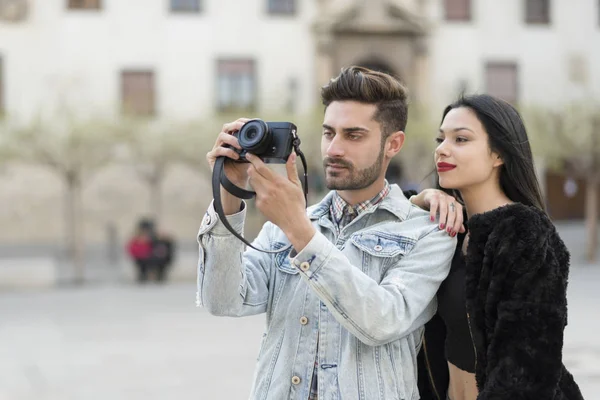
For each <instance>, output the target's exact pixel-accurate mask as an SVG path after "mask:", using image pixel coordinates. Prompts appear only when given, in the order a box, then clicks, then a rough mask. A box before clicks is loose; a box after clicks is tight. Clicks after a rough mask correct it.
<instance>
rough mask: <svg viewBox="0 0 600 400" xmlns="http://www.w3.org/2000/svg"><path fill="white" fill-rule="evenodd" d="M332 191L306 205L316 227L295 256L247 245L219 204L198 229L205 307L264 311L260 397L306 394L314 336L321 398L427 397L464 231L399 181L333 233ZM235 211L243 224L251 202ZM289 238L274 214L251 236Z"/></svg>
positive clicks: (277, 245)
mask: <svg viewBox="0 0 600 400" xmlns="http://www.w3.org/2000/svg"><path fill="white" fill-rule="evenodd" d="M332 194H333V192H332V193H329V194H328V195H327V196H326V197H325V198H324V199H323V200H322V201H321V202H320V203H319V204H317V205H315V206H312V207H310V208H309V209H308V215H309V217H310V219H311V221H312V223H313V225H314V226H315V228H316V229H317V233H316V234H315V236H314V237H313V238H312V240H311V241H310V242H309V243H308V245H307V246H306V247H305V248H304V249H302V251H300V252H299V253H298V254H296V256H295V257H290V250H287V251H284V252H282V253H279V254H266V253H261V252H258V251H256V250H253V249H248V250H246V251H245V252H244V245H243V244H242V243H241V242H240V241H239V240H237V239H236V238H234V236H233V235H231V234H230V233H229V232H228V231H227V230H226V229H225V227H224V226H223V225H222V224H221V223H220V222H219V217H218V216H217V214H216V213H215V211H214V208H213V206H212V205H211V206H210V207H209V210H208V211H207V213H206V215H205V217H204V220H203V222H202V225H201V227H200V231H199V234H198V242H199V245H200V246H199V247H200V259H199V263H198V293H197V304H198V305H202V306H204V307H206V309H207V310H208V311H209V312H210V313H211V314H213V315H224V316H235V317H239V316H244V315H254V314H260V313H266V316H267V326H266V332H265V334H264V335H263V338H262V343H261V346H260V350H259V356H258V362H257V368H256V372H255V376H254V384H253V388H252V393H251V396H250V398H251V399H257V400H265V399H269V400H270V399H272V400H281V399H298V400H306V399H308V394H309V389H310V380H311V377H312V372H313V368H314V364H315V356H316V354H315V353H316V351H317V338H318V340H319V346H318V352H319V354H318V361H319V364H318V365H319V370H318V382H319V400H333V399H344V400H352V399H367V400H375V399H380V400H395V399H402V400H404V399H418V398H419V393H418V389H417V367H416V366H417V361H416V358H417V353H418V351H419V348H420V346H421V340H422V333H423V325H424V324H425V322H427V321H428V320H429V319H430V318H431V317H432V316H433V314H434V313H435V311H436V303H435V294H436V291H437V289H438V287H439V286H440V284H441V283H442V281H443V280H444V279H445V278H446V276H447V274H448V271H449V269H450V261H451V259H452V255H453V253H454V248H455V245H456V239H454V238H451V237H450V236H449V235H448V234H447V233H445V232H444V231H443V230H440V229H438V227H437V224H436V223H434V222H431V221H430V220H429V214H428V213H426V212H424V211H422V210H421V209H419V208H418V207H415V206H413V205H412V204H411V203H410V202H409V201H408V200H407V199H406V197H404V195H403V193H402V191H401V190H400V188H399V187H398V186H397V185H392V187H391V191H390V194H389V195H388V196H387V197H386V198H385V199H384V200H383V201H382V202H381V203H379V204H378V205H377V206H376V207H375V208H373V209H370V210H368V211H365V212H364V213H362V214H360V215H359V216H358V217H357V218H356V219H355V220H353V221H352V222H351V223H350V224H348V225H347V226H346V227H344V228H343V229H342V230H341V231H340V233H339V236H337V237H336V233H335V232H336V230H335V228H334V225H333V223H332V222H331V220H330V212H329V206H330V204H331V200H332ZM228 218H229V221H230V223H231V225H232V226H233V227H234V228H235V229H236V230H237V231H238V232H242V231H243V225H244V218H245V208H244V210H243V211H241V212H240V213H238V214H235V215H232V216H229V217H228ZM288 244H289V241H288V240H287V238H286V236H285V235H284V233H283V232H282V231H281V230H280V229H279V228H278V227H277V226H275V225H273V224H271V223H266V224H265V226H264V227H263V229H262V230H261V232H260V233H259V235H258V237H257V238H256V240H255V241H254V242H253V245H254V246H256V247H258V248H263V249H269V250H277V249H281V248H283V247H285V246H287V245H288Z"/></svg>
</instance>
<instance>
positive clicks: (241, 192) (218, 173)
mask: <svg viewBox="0 0 600 400" xmlns="http://www.w3.org/2000/svg"><path fill="white" fill-rule="evenodd" d="M293 146H294V150H295V151H296V154H298V156H299V157H300V160H301V161H302V167H303V168H304V179H303V185H302V186H303V191H304V201H305V204H306V206H308V165H307V162H306V157H305V156H304V153H302V151H301V150H300V138H298V137H297V136H296V137H295V138H294V141H293ZM226 160H227V157H217V159H216V161H215V165H214V167H213V173H212V191H213V199H214V201H213V207H214V208H215V211H216V212H217V215H218V216H219V219H220V220H221V222H222V223H223V225H224V226H225V228H227V230H228V231H229V232H231V233H232V234H233V236H235V237H236V238H238V239H239V240H241V241H242V242H243V243H244V244H246V246H250V247H251V248H253V249H254V250H258V251H261V252H263V253H281V252H282V251H286V250H288V249H289V248H290V247H292V245H291V244H290V245H289V246H286V247H284V248H282V249H279V250H274V251H273V250H263V249H259V248H256V247H254V246H253V245H252V244H251V243H250V242H248V241H247V240H246V239H245V238H244V237H243V236H242V235H240V234H239V233H237V232H236V231H235V229H233V227H232V226H231V225H230V224H229V221H227V217H226V216H225V212H224V211H223V204H222V202H221V185H223V188H224V189H225V190H227V191H228V192H229V193H231V194H232V195H234V196H235V197H238V198H240V199H244V200H249V199H252V198H253V197H254V196H256V192H253V191H250V190H245V189H242V188H240V187H238V186H236V185H234V184H233V183H232V182H231V181H230V180H229V178H227V175H226V174H225V168H224V167H225V161H226ZM229 162H233V161H231V160H230V161H229Z"/></svg>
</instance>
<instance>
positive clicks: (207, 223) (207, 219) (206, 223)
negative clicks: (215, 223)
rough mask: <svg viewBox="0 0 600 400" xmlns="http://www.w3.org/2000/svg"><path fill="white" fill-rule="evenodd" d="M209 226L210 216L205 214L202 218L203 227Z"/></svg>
mask: <svg viewBox="0 0 600 400" xmlns="http://www.w3.org/2000/svg"><path fill="white" fill-rule="evenodd" d="M209 224H210V215H208V214H206V215H205V216H204V225H209Z"/></svg>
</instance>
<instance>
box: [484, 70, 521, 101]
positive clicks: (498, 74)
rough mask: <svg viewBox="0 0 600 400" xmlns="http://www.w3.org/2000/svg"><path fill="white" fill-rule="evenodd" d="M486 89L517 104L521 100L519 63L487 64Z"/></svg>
mask: <svg viewBox="0 0 600 400" xmlns="http://www.w3.org/2000/svg"><path fill="white" fill-rule="evenodd" d="M485 91H486V93H488V94H490V95H492V96H496V97H499V98H501V99H503V100H505V101H507V102H509V103H511V104H516V103H517V101H518V100H519V82H518V68H517V64H515V63H498V62H489V63H487V64H486V66H485Z"/></svg>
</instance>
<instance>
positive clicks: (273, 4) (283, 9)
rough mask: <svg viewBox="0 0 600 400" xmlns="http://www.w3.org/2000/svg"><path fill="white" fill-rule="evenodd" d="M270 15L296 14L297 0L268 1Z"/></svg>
mask: <svg viewBox="0 0 600 400" xmlns="http://www.w3.org/2000/svg"><path fill="white" fill-rule="evenodd" d="M267 2H268V3H267V7H268V12H269V14H294V13H295V12H296V1H295V0H267Z"/></svg>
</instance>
